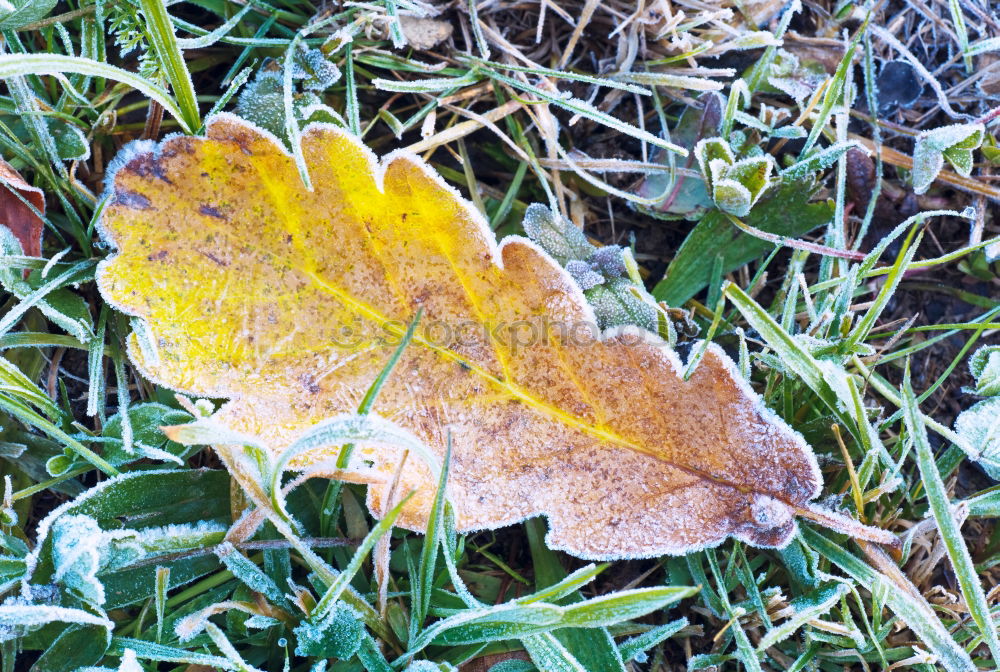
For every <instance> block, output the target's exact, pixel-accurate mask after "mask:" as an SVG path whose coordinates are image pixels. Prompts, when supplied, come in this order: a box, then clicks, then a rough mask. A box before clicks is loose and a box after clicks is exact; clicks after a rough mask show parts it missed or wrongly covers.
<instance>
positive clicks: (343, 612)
mask: <svg viewBox="0 0 1000 672" xmlns="http://www.w3.org/2000/svg"><path fill="white" fill-rule="evenodd" d="M294 632H295V636H296V638H297V640H298V645H297V646H296V647H295V655H297V656H316V657H321V658H339V659H340V660H347V659H348V658H350V657H351V656H353V655H354V654H355V652H357V650H358V647H360V646H361V636H362V634H363V629H362V627H361V621H360V620H358V614H357V612H355V611H354V610H353V609H351V608H350V607H349V606H347V605H346V604H343V603H338V604H337V605H336V606H334V607H333V609H331V610H330V612H329V613H328V614H327V615H326V616H325V617H324V618H323V620H322V621H320V622H319V623H310V622H309V621H303V622H302V623H301V624H300V625H299V626H298V627H296V628H295V630H294Z"/></svg>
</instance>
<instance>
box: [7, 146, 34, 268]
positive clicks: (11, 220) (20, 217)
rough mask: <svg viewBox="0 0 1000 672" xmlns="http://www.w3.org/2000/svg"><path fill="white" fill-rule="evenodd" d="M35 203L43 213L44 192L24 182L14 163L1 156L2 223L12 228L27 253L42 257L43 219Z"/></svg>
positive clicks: (31, 255)
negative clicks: (11, 163)
mask: <svg viewBox="0 0 1000 672" xmlns="http://www.w3.org/2000/svg"><path fill="white" fill-rule="evenodd" d="M29 204H30V205H29ZM32 206H33V207H34V208H35V210H37V211H38V212H40V213H42V214H44V213H45V194H44V193H42V190H41V189H39V188H38V187H33V186H31V185H30V184H28V183H27V182H25V181H24V178H23V177H21V174H20V173H18V172H17V171H16V170H14V168H13V166H11V165H10V164H9V163H7V162H6V161H4V160H3V159H0V224H2V225H4V226H6V227H7V228H8V229H10V231H11V233H13V234H14V237H15V238H17V240H18V242H19V243H21V249H22V250H23V251H24V254H25V255H27V256H29V257H40V256H41V255H42V230H43V228H44V223H43V222H42V219H41V217H39V216H38V214H36V213H35V211H34V210H32V209H31V208H32Z"/></svg>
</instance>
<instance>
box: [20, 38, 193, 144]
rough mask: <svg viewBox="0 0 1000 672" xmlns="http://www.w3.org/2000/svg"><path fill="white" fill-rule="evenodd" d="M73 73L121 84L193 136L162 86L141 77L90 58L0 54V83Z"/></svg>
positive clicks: (184, 114)
mask: <svg viewBox="0 0 1000 672" xmlns="http://www.w3.org/2000/svg"><path fill="white" fill-rule="evenodd" d="M67 72H72V73H76V74H80V75H88V76H90V77H104V78H106V79H111V80H114V81H116V82H121V83H122V84H128V85H129V86H131V87H132V88H133V89H135V90H136V91H139V92H140V93H143V94H144V95H146V96H147V97H149V98H152V99H153V100H155V101H156V102H158V103H159V104H160V105H162V106H163V109H164V110H166V111H167V112H169V113H170V115H171V116H172V117H174V118H175V119H177V121H178V123H179V124H180V125H181V129H182V130H183V131H184V132H185V133H193V132H194V131H195V130H196V129H197V128H198V126H192V125H190V124H189V123H188V115H187V114H186V113H185V112H184V111H183V109H182V108H181V107H180V106H179V105H178V104H177V102H176V101H175V100H174V99H173V97H172V96H171V95H170V94H169V93H167V91H166V89H164V88H163V87H162V86H160V85H158V84H155V83H153V82H151V81H149V80H148V79H146V78H144V77H140V76H139V75H137V74H135V73H133V72H129V71H128V70H124V69H122V68H119V67H116V66H114V65H108V64H107V63H101V62H100V61H95V60H92V59H89V58H81V57H77V56H63V55H61V54H0V79H7V78H9V77H17V76H20V75H29V74H30V75H55V76H62V75H63V74H64V73H67Z"/></svg>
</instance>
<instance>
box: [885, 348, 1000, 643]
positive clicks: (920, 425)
mask: <svg viewBox="0 0 1000 672" xmlns="http://www.w3.org/2000/svg"><path fill="white" fill-rule="evenodd" d="M902 397H903V410H904V419H905V421H906V431H907V432H909V434H910V437H911V438H912V439H913V442H914V445H915V447H916V451H917V467H918V468H919V469H920V479H921V481H922V482H923V484H924V489H925V490H926V491H927V499H928V502H929V503H930V508H931V513H932V514H933V515H934V521H935V522H936V523H937V527H938V532H939V533H940V534H941V540H942V541H943V542H944V545H945V549H946V550H947V552H948V558H949V559H950V560H951V566H952V569H953V570H954V571H955V576H956V578H958V585H959V587H960V588H961V590H962V596H963V597H964V598H965V604H966V606H967V607H968V609H969V614H970V615H971V616H972V620H973V621H975V623H976V626H977V627H978V628H979V632H980V634H981V635H982V636H983V639H984V641H985V642H986V644H987V645H988V646H989V647H990V652H991V653H992V654H993V659H994V660H997V661H1000V639H998V638H997V631H996V626H995V625H994V623H993V616H992V615H991V613H990V606H989V603H988V602H987V601H986V594H985V593H984V592H983V586H982V584H981V583H980V582H979V576H978V575H977V573H976V568H975V566H974V565H973V563H972V556H970V555H969V549H968V547H967V546H966V545H965V540H964V539H963V538H962V531H961V529H960V528H959V526H958V523H957V522H956V521H955V517H954V515H953V514H952V510H951V502H950V501H949V498H948V493H947V490H946V489H945V486H944V481H943V480H942V479H941V474H940V473H938V469H937V464H936V463H935V462H934V454H933V453H932V452H931V446H930V443H929V442H928V441H927V429H926V428H925V427H924V416H923V414H922V413H921V412H920V408H919V407H918V405H917V399H916V396H914V394H913V388H912V387H911V385H910V371H909V365H907V368H906V375H905V378H904V380H903V391H902Z"/></svg>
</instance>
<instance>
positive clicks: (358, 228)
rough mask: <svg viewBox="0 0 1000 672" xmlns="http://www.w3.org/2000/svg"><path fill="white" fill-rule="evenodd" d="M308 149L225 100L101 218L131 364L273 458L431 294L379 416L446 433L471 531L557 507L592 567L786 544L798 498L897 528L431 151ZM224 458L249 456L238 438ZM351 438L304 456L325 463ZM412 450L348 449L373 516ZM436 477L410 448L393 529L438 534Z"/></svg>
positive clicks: (303, 462) (344, 141)
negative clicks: (299, 162)
mask: <svg viewBox="0 0 1000 672" xmlns="http://www.w3.org/2000/svg"><path fill="white" fill-rule="evenodd" d="M301 143H302V145H301V151H302V156H303V157H304V158H305V163H306V165H307V166H308V169H309V173H310V176H311V182H312V185H313V190H312V191H309V190H307V189H306V188H305V187H304V186H303V184H302V182H301V180H300V178H299V174H298V171H297V169H296V165H295V162H294V161H293V159H292V158H291V156H290V155H289V154H288V153H287V152H285V150H284V149H283V148H282V147H281V145H280V143H279V142H278V141H277V140H276V139H275V138H274V137H273V136H272V135H270V134H268V133H266V132H265V131H262V130H260V129H258V128H256V127H253V126H251V125H249V124H248V123H246V122H244V121H242V120H240V119H239V118H237V117H233V116H232V115H225V114H222V115H218V116H216V117H214V118H213V119H211V120H210V121H209V123H208V125H207V137H206V138H194V137H173V138H170V139H168V140H166V141H164V142H163V143H162V144H160V145H158V146H154V145H152V144H151V143H145V144H140V145H137V146H134V147H133V148H132V149H131V150H128V151H125V152H124V153H123V154H122V155H121V156H120V157H119V159H117V160H116V165H115V166H114V168H113V175H112V177H111V178H110V181H109V193H108V195H107V205H106V207H105V209H104V211H103V214H102V218H101V221H100V230H101V231H102V234H103V235H104V237H105V238H106V239H107V240H108V242H110V243H112V244H113V245H114V246H115V247H116V248H117V250H118V252H117V253H116V254H115V255H114V256H112V257H110V258H108V259H107V260H105V261H104V262H102V264H101V267H100V269H99V274H98V283H99V287H100V289H101V292H102V294H103V295H104V297H105V298H106V299H107V300H108V301H109V302H110V303H112V304H113V305H115V306H116V307H118V308H119V309H121V310H123V311H125V312H127V313H129V314H132V315H135V316H138V317H140V318H142V320H143V321H144V322H145V325H146V329H145V330H144V331H146V332H148V333H149V334H151V335H152V337H153V338H151V339H142V340H141V341H140V340H139V339H137V338H136V335H135V334H133V335H132V336H131V337H130V343H129V354H130V357H131V358H132V361H133V362H134V363H135V364H136V365H137V366H138V367H139V369H140V370H141V371H143V372H144V373H145V374H146V375H147V376H148V377H149V378H150V379H152V380H154V381H156V382H158V383H160V384H162V385H165V386H167V387H171V388H174V389H177V390H180V391H184V392H186V393H190V394H197V395H202V396H209V397H225V398H228V399H229V400H230V401H229V402H228V403H227V404H226V405H225V406H224V407H223V408H222V409H220V411H219V412H218V413H216V415H215V416H213V420H215V421H218V422H221V423H223V424H225V425H226V426H228V427H230V428H232V429H233V430H235V431H238V432H241V433H244V434H250V435H254V436H257V437H260V443H262V444H265V445H267V446H269V447H270V448H271V449H272V450H274V451H277V452H280V451H282V450H283V449H284V448H285V447H287V446H289V445H290V444H292V443H293V442H294V440H295V439H296V438H297V437H299V436H301V435H302V434H303V433H304V432H305V431H306V430H307V429H308V428H310V427H311V426H313V425H315V424H316V423H317V422H319V421H321V420H323V419H325V418H329V417H332V416H336V415H338V414H343V413H351V412H353V411H354V410H355V409H356V408H357V406H358V402H359V401H360V399H361V397H362V396H363V395H364V393H365V391H366V390H367V389H368V386H369V385H370V383H371V381H372V379H373V378H374V377H375V376H376V375H377V373H378V372H379V371H380V370H381V369H382V367H383V366H384V364H385V362H386V361H387V360H388V359H389V357H390V356H391V355H392V353H393V350H394V348H395V345H396V344H398V342H399V340H398V339H399V338H400V336H401V335H402V334H403V332H405V329H406V326H407V324H408V323H409V322H410V321H411V319H412V318H413V316H414V314H416V313H417V311H418V310H420V309H422V310H423V316H424V317H423V318H422V322H421V324H420V327H419V329H418V333H417V334H416V335H415V336H414V338H413V341H412V343H411V345H410V346H409V347H408V348H407V349H406V350H405V351H404V352H403V354H402V357H401V359H400V361H399V362H398V364H397V365H396V368H395V370H394V372H393V374H392V376H391V377H390V378H389V379H388V381H387V382H386V383H385V385H384V386H383V388H382V390H381V392H380V396H379V399H378V403H377V406H376V410H378V411H379V413H380V414H381V415H382V416H384V417H386V418H388V419H389V420H391V421H392V422H394V423H396V424H398V425H400V426H401V427H403V428H405V429H407V430H409V431H410V432H412V433H413V434H414V435H415V436H417V437H418V438H419V439H420V440H421V441H423V442H424V443H426V445H427V446H428V447H429V448H430V450H431V451H433V453H434V454H435V455H437V456H438V457H439V458H441V457H442V456H443V455H444V453H445V445H446V436H447V434H448V432H449V431H450V432H451V435H452V440H453V441H452V443H453V451H452V462H451V467H450V469H451V477H450V479H449V482H448V494H449V498H450V500H451V501H452V503H453V505H454V507H455V510H456V516H457V528H458V530H460V531H470V530H475V529H484V528H497V527H501V526H504V525H508V524H512V523H514V522H517V521H519V520H523V519H525V518H528V517H530V516H534V515H538V514H545V515H546V516H548V518H549V523H550V532H549V535H548V538H547V539H548V543H549V544H550V545H551V546H552V547H555V548H561V549H564V550H566V551H568V552H570V553H573V554H575V555H578V556H583V557H588V558H621V557H637V556H654V555H660V554H663V553H675V554H677V553H685V552H688V551H691V550H694V549H698V548H702V547H705V546H708V545H714V544H718V543H721V542H722V541H723V540H724V539H725V538H726V537H728V536H735V537H737V538H739V539H742V540H744V541H746V542H748V543H751V544H756V545H762V546H781V545H783V544H785V543H787V542H788V541H789V539H790V538H791V536H792V535H793V534H794V531H795V521H794V515H795V514H803V515H809V516H810V517H812V518H819V519H821V520H823V521H824V523H825V524H830V525H833V526H835V527H836V526H838V525H839V526H840V527H841V528H842V529H851V530H852V531H853V532H854V533H856V534H860V535H862V536H866V537H868V538H870V539H874V540H876V541H879V542H882V543H886V542H888V541H890V540H892V539H894V537H893V536H892V535H890V534H888V533H886V532H883V531H881V530H873V529H871V528H864V527H863V526H860V525H858V524H857V523H854V521H849V520H847V519H843V518H842V517H840V516H838V515H837V514H833V513H830V512H827V513H823V512H820V511H819V510H818V509H816V507H813V506H812V505H811V504H810V500H812V499H813V498H814V497H815V496H816V495H817V494H818V493H819V491H820V485H821V480H820V474H819V469H818V467H817V465H816V460H815V457H814V456H813V454H812V452H811V450H810V449H809V447H808V446H807V445H806V444H805V442H804V441H803V440H802V438H801V437H800V436H799V435H798V434H797V433H795V432H794V431H793V430H791V429H790V428H789V427H788V426H787V425H785V423H784V422H782V421H781V420H780V419H779V418H778V417H777V416H776V415H774V414H773V413H772V412H771V411H769V410H768V409H766V408H765V407H764V406H763V404H762V403H761V401H760V399H759V398H758V397H757V396H756V395H755V394H754V392H753V391H752V390H751V389H750V387H749V386H748V385H747V384H746V383H745V382H744V381H743V380H742V378H741V377H740V376H739V374H738V373H737V372H736V370H735V367H734V365H733V363H732V361H731V360H730V359H729V358H728V357H727V356H726V355H725V354H724V353H723V352H722V350H721V349H720V348H718V347H717V346H715V345H709V346H708V347H707V349H706V350H705V354H704V358H703V360H702V361H701V363H700V364H699V366H698V367H697V369H696V371H695V372H694V374H693V375H692V376H691V378H690V380H688V381H684V380H683V379H682V378H681V372H682V371H683V367H682V364H681V361H680V359H679V358H678V356H677V355H676V354H675V353H674V352H673V351H672V350H670V349H669V347H667V345H666V343H665V342H664V341H662V340H660V339H659V338H658V337H657V336H655V335H653V334H650V333H648V332H645V331H642V330H639V329H637V328H634V327H625V328H617V329H612V330H609V331H606V332H604V333H595V332H594V331H593V324H594V313H593V310H592V309H591V308H590V307H589V305H588V304H587V302H586V300H585V298H584V296H583V294H582V292H581V290H580V289H579V287H578V286H577V285H576V284H575V283H574V282H573V280H572V279H571V277H570V276H569V275H568V274H567V273H566V272H565V271H564V270H563V269H562V268H560V267H559V265H558V264H557V263H556V262H555V261H554V260H552V259H551V258H550V257H549V256H548V255H546V254H545V253H544V252H542V251H541V250H540V249H539V248H538V247H536V246H535V245H534V244H532V243H531V242H529V241H527V240H525V239H523V238H519V237H515V236H512V237H508V238H507V239H505V240H504V241H503V242H502V243H501V244H499V245H498V244H497V242H496V240H495V238H494V236H493V234H492V232H491V231H490V230H489V227H488V226H487V224H486V222H485V221H484V220H483V218H482V217H481V215H480V214H479V213H478V212H477V211H476V210H475V208H474V207H473V206H472V205H471V204H470V203H468V202H467V201H465V200H463V199H462V198H461V197H460V196H459V195H458V194H457V193H456V192H455V190H454V189H452V188H451V187H449V186H448V185H446V184H445V183H444V182H443V180H442V179H441V178H440V177H439V176H438V175H437V174H436V173H434V172H433V171H432V170H431V169H430V168H428V167H427V166H426V164H424V163H423V162H422V161H420V160H419V159H417V158H416V157H414V156H412V155H410V154H407V153H399V152H397V153H393V154H391V155H389V156H388V157H386V158H385V159H383V161H382V162H381V163H380V162H379V161H378V160H377V159H376V157H375V156H374V155H373V154H372V153H371V152H370V150H368V149H367V148H366V147H365V146H364V145H362V144H361V143H360V142H359V141H358V140H356V139H355V138H353V137H352V136H350V135H349V134H347V133H346V132H344V131H343V130H340V129H338V128H336V127H333V126H329V125H312V126H309V127H307V129H306V130H305V131H304V132H303V134H302V138H301ZM567 327H569V328H567ZM519 329H523V330H524V333H528V332H530V334H529V335H531V336H532V338H531V339H529V340H527V341H526V340H524V339H523V338H521V337H520V336H519V334H521V335H523V333H522V332H519V331H518V330H519ZM435 330H438V333H435ZM449 330H450V331H449ZM442 331H448V333H447V334H444V333H441V332H442ZM217 450H219V452H220V454H221V455H222V456H223V458H224V459H225V460H226V462H227V464H229V465H230V467H231V468H233V469H236V470H237V471H239V467H238V465H239V463H240V460H239V453H238V451H237V450H234V449H233V448H231V447H227V446H217ZM338 452H339V451H338V450H337V449H336V448H333V447H329V448H320V449H317V450H315V451H311V452H310V453H308V454H307V455H305V456H302V457H300V458H299V459H298V461H297V462H295V463H294V464H295V466H297V467H298V468H300V469H303V470H305V469H310V468H311V469H313V470H315V469H316V468H317V465H322V464H329V465H331V469H332V465H333V463H334V461H335V460H336V457H337V455H338ZM401 454H402V450H401V449H399V448H398V447H396V446H393V445H388V444H385V443H382V444H379V443H375V444H373V445H365V446H359V448H358V449H357V450H355V452H354V455H353V458H352V461H351V463H350V464H349V465H348V467H347V470H346V471H348V472H350V471H352V470H353V471H356V472H357V473H358V474H360V476H359V478H361V480H364V479H365V474H366V473H367V474H373V475H377V476H378V478H374V477H373V478H371V479H370V480H371V481H372V483H371V484H370V485H369V490H368V505H369V508H370V509H371V510H372V511H375V512H378V511H382V510H383V500H384V498H385V497H386V495H387V490H388V488H387V485H386V484H387V483H388V482H390V481H391V480H392V479H391V475H392V474H393V472H394V470H395V468H396V465H397V463H398V461H399V459H400V455H401ZM249 474H250V471H249V470H248V471H247V472H244V473H237V474H236V475H237V477H239V478H243V479H244V481H245V480H247V479H248V478H251V477H250V476H249ZM342 474H343V472H341V475H342ZM435 483H436V481H435V480H434V476H433V473H432V471H431V469H430V468H429V467H428V466H427V465H426V464H424V463H422V462H421V461H420V460H410V461H408V462H407V467H406V469H405V470H404V471H403V473H402V474H401V479H400V482H399V485H398V487H399V489H400V491H404V492H407V491H411V490H416V491H417V494H416V496H415V497H413V499H412V500H411V501H410V502H409V503H408V505H407V506H406V507H405V508H404V509H403V512H402V514H401V515H400V518H399V520H398V521H397V524H398V525H400V526H402V527H405V528H409V529H413V530H423V529H424V528H425V526H426V522H427V515H428V512H429V510H430V506H431V503H432V501H433V498H434V492H435V489H436V485H435ZM256 489H257V490H258V491H259V489H260V484H259V483H258V484H257V485H256ZM831 521H832V522H831ZM837 521H841V523H842V524H841V523H838V522H837ZM852 524H853V525H852Z"/></svg>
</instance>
